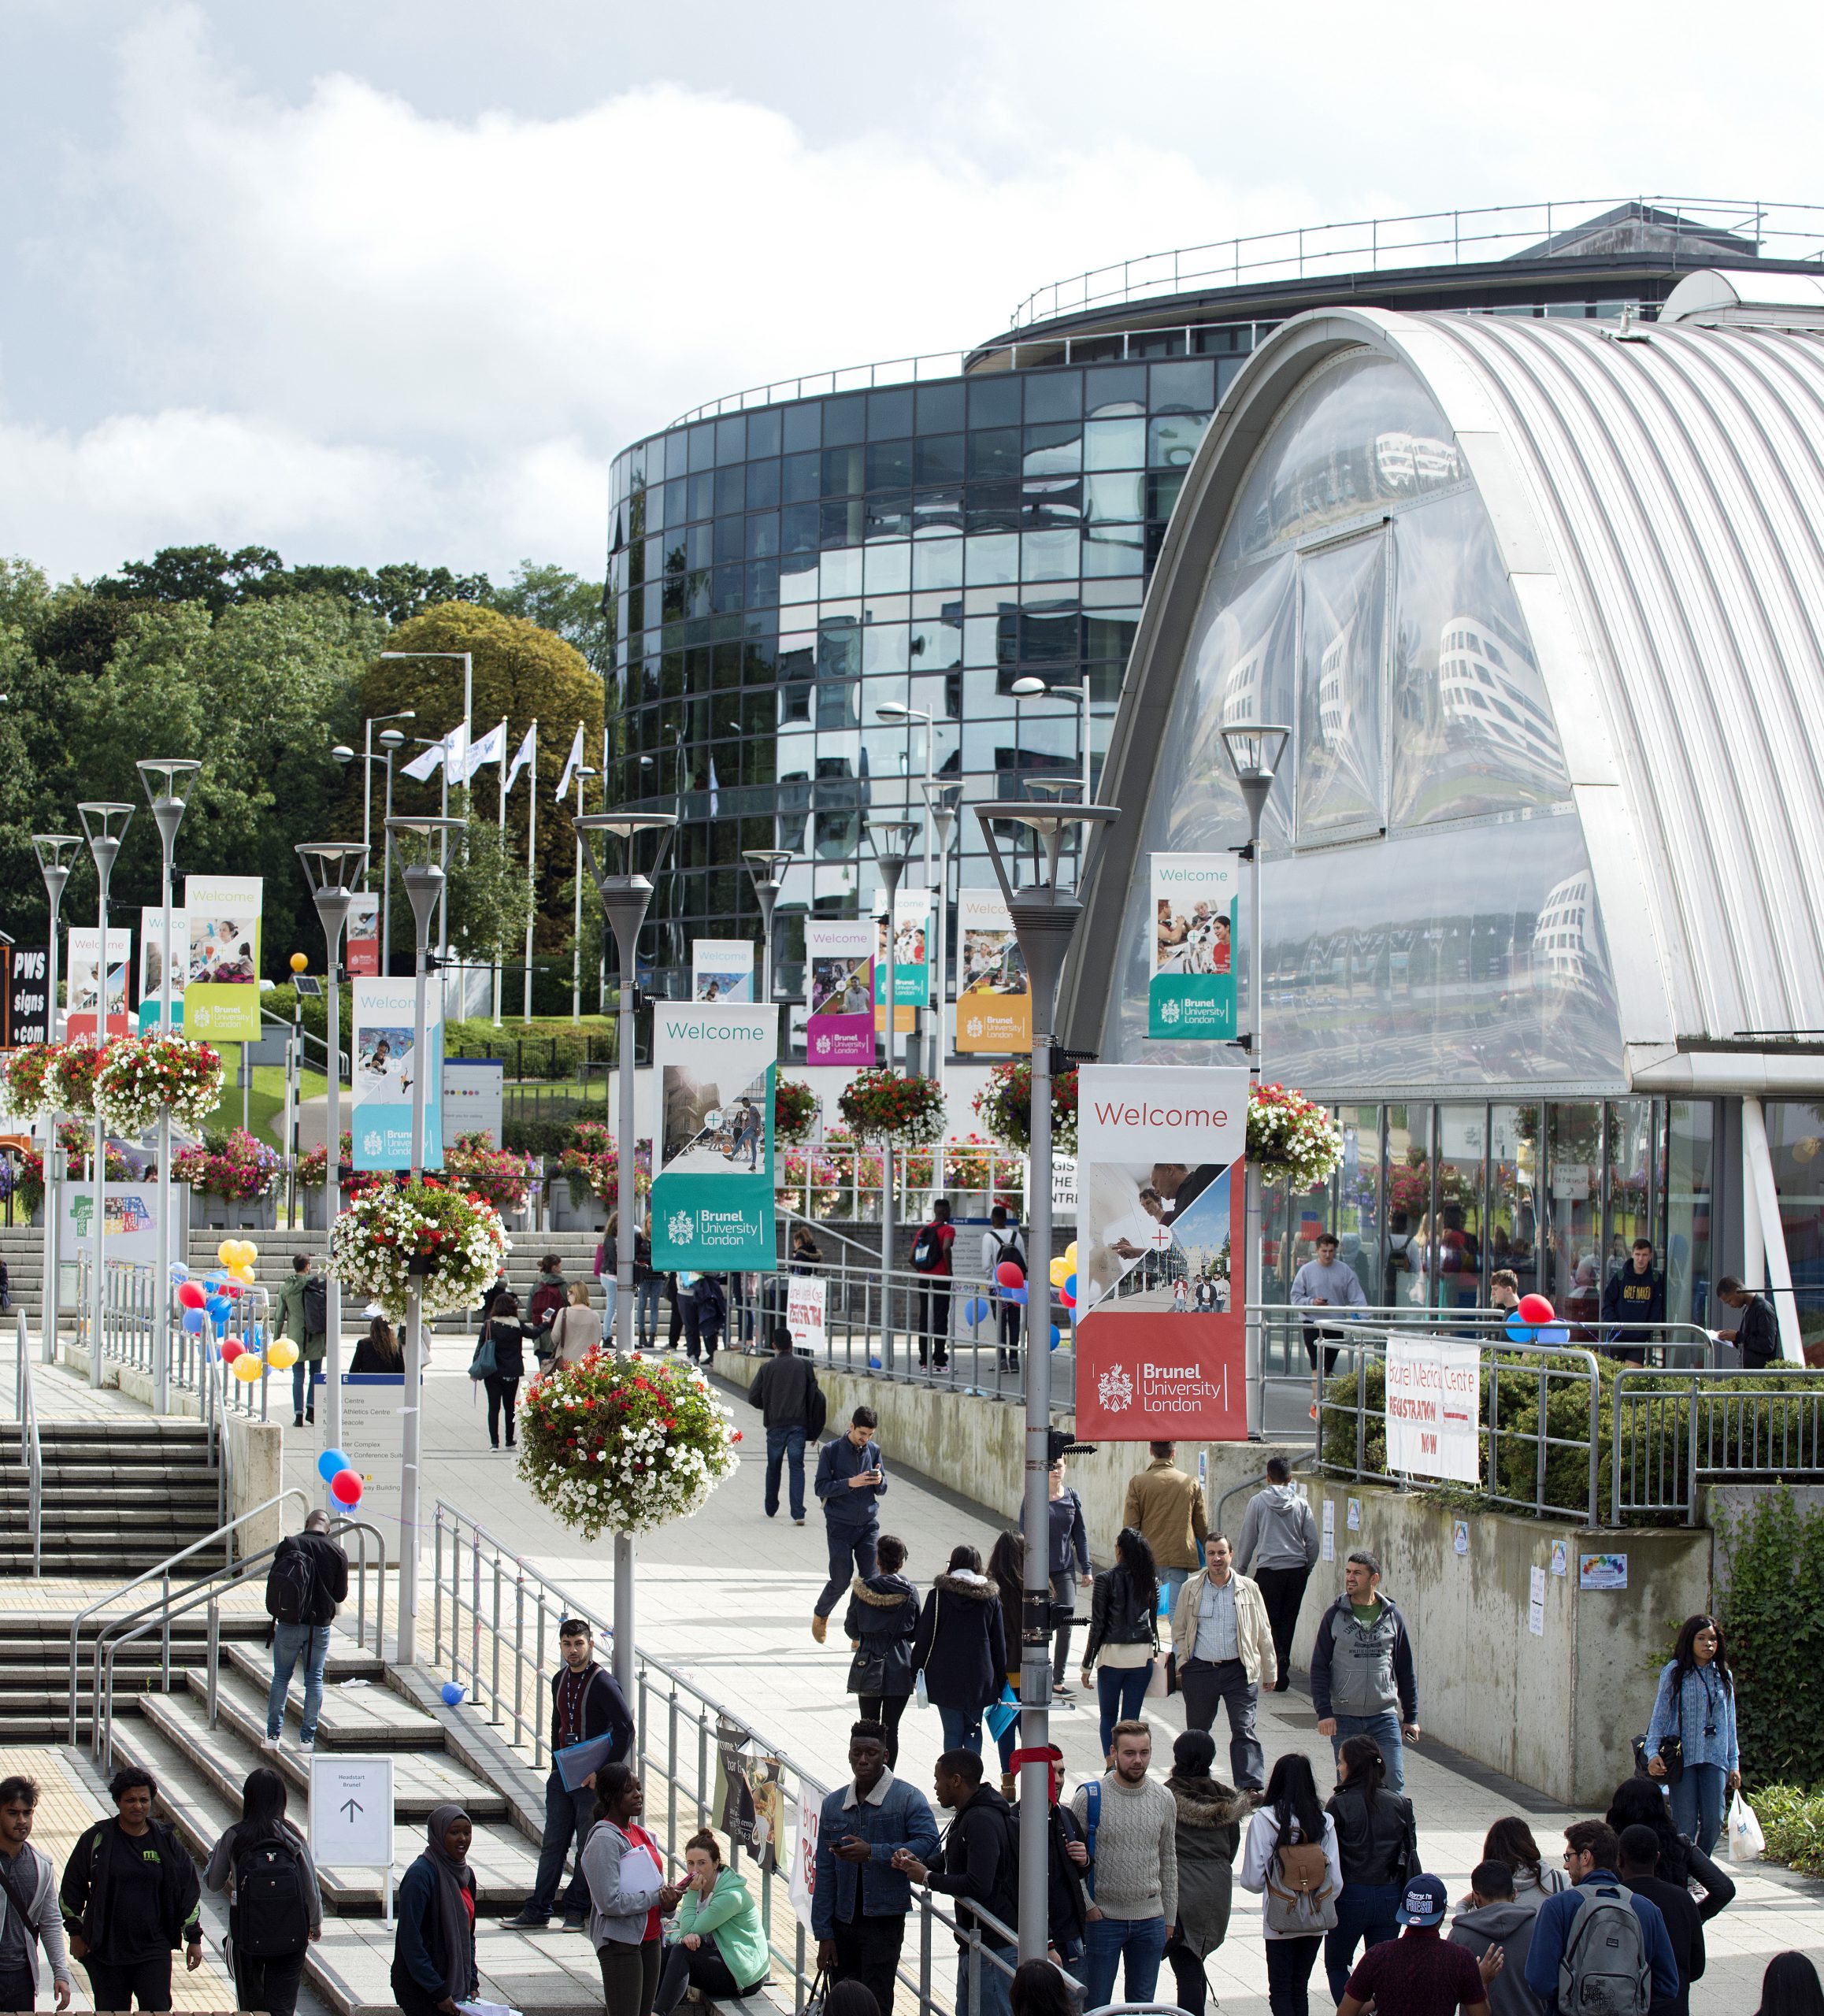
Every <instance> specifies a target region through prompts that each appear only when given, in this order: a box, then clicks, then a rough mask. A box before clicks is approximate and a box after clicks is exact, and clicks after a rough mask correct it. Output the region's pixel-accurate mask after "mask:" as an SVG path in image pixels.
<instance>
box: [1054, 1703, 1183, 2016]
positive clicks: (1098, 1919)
mask: <svg viewBox="0 0 1824 2016" xmlns="http://www.w3.org/2000/svg"><path fill="white" fill-rule="evenodd" d="M1113 1748H1114V1770H1112V1771H1109V1772H1107V1773H1105V1774H1104V1775H1103V1777H1101V1778H1100V1779H1099V1780H1097V1781H1095V1782H1094V1783H1092V1784H1086V1785H1080V1786H1078V1788H1077V1796H1076V1797H1075V1798H1074V1799H1073V1800H1072V1801H1071V1802H1070V1810H1071V1812H1072V1813H1073V1814H1074V1816H1075V1818H1076V1821H1077V1826H1078V1827H1079V1828H1080V1829H1081V1830H1082V1833H1083V1837H1084V1838H1083V1839H1082V1840H1081V1841H1073V1842H1072V1843H1071V1844H1070V1856H1071V1858H1072V1860H1073V1861H1074V1862H1077V1863H1078V1864H1079V1865H1081V1866H1082V1867H1083V1868H1084V1870H1086V1871H1087V1881H1088V1887H1089V1888H1090V1892H1091V1898H1092V1903H1091V1909H1090V1912H1089V1922H1088V1925H1087V1926H1085V1928H1084V1935H1083V1984H1084V1988H1085V1990H1086V1991H1087V1992H1086V1994H1085V1996H1084V2007H1085V2008H1086V2009H1100V2008H1102V2007H1103V2006H1104V2005H1105V2004H1107V2003H1110V2002H1112V2001H1113V2000H1114V1977H1115V1970H1116V1968H1117V1966H1120V1967H1121V1971H1122V1978H1123V1982H1124V1992H1123V1996H1122V1999H1123V2000H1125V2001H1128V2002H1150V2001H1151V1999H1153V1990H1154V1988H1155V1987H1156V1986H1157V1984H1158V1982H1159V1962H1160V1959H1162V1956H1163V1955H1164V1953H1165V1950H1166V1934H1167V1933H1169V1932H1170V1930H1171V1928H1172V1926H1173V1925H1174V1924H1175V1923H1176V1922H1177V1915H1178V1847H1177V1806H1176V1804H1175V1803H1174V1802H1173V1798H1172V1795H1171V1794H1170V1792H1167V1791H1166V1788H1165V1787H1164V1786H1163V1785H1160V1784H1155V1783H1154V1782H1153V1781H1152V1780H1151V1778H1149V1777H1147V1766H1149V1765H1150V1764H1151V1762H1152V1757H1153V1735H1152V1730H1151V1726H1150V1725H1148V1724H1147V1723H1145V1722H1144V1721H1135V1722H1117V1723H1116V1724H1115V1725H1114V1744H1113Z"/></svg>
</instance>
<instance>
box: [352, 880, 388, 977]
mask: <svg viewBox="0 0 1824 2016" xmlns="http://www.w3.org/2000/svg"><path fill="white" fill-rule="evenodd" d="M347 947H348V949H347V951H346V952H345V953H344V954H343V964H344V965H346V966H347V969H348V971H349V972H350V974H354V973H378V972H379V971H380V898H379V897H378V896H376V895H374V894H373V891H371V890H366V889H363V890H361V891H358V892H357V893H356V894H355V895H354V896H353V897H351V898H350V901H349V906H348V937H347Z"/></svg>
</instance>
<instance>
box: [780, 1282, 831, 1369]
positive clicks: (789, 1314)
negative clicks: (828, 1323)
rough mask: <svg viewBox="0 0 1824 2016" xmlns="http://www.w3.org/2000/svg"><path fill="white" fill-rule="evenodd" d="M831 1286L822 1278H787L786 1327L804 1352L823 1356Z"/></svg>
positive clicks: (826, 1335)
mask: <svg viewBox="0 0 1824 2016" xmlns="http://www.w3.org/2000/svg"><path fill="white" fill-rule="evenodd" d="M828 1289H829V1283H828V1282H827V1281H825V1280H824V1278H823V1277H822V1276H821V1274H792V1275H790V1276H788V1277H787V1285H786V1292H785V1327H786V1328H787V1329H788V1330H789V1331H790V1332H792V1342H793V1343H795V1345H796V1346H797V1347H798V1348H799V1350H800V1351H809V1352H810V1353H811V1355H813V1356H814V1357H817V1358H821V1356H822V1355H823V1350H824V1346H825V1343H827V1342H828V1340H829V1333H828V1332H827V1331H826V1330H825V1327H824V1312H825V1295H826V1292H827V1291H828Z"/></svg>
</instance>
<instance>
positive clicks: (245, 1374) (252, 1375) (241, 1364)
mask: <svg viewBox="0 0 1824 2016" xmlns="http://www.w3.org/2000/svg"><path fill="white" fill-rule="evenodd" d="M265 1369H266V1368H265V1366H264V1365H263V1364H262V1363H261V1362H260V1360H259V1359H258V1358H255V1357H254V1355H253V1353H252V1352H251V1351H243V1352H242V1353H241V1355H240V1356H239V1358H236V1359H235V1378H237V1379H238V1380H240V1382H241V1384H243V1386H250V1385H252V1384H253V1383H254V1380H256V1379H258V1377H259V1376H260V1374H261V1373H262V1372H264V1371H265Z"/></svg>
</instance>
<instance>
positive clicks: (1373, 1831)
mask: <svg viewBox="0 0 1824 2016" xmlns="http://www.w3.org/2000/svg"><path fill="white" fill-rule="evenodd" d="M1324 1810H1325V1812H1326V1813H1327V1814H1329V1816H1330V1818H1332V1819H1333V1821H1335V1822H1336V1856H1337V1860H1338V1862H1340V1865H1341V1867H1342V1871H1343V1888H1342V1893H1341V1895H1340V1896H1338V1898H1337V1899H1336V1929H1335V1930H1334V1931H1333V1932H1330V1933H1325V1936H1324V1971H1325V1973H1326V1974H1328V1975H1329V1981H1330V1999H1331V2000H1332V2001H1333V2002H1340V2001H1341V2000H1342V1999H1343V1992H1344V1989H1345V1988H1348V1985H1349V1970H1350V1969H1351V1966H1354V1964H1355V1946H1356V1942H1357V1941H1358V1940H1359V1941H1360V1943H1361V1945H1362V1950H1363V1951H1366V1950H1367V1949H1368V1947H1370V1946H1383V1945H1385V1944H1386V1943H1387V1941H1388V1940H1390V1939H1397V1938H1398V1937H1399V1936H1400V1926H1399V1923H1398V1921H1396V1918H1395V1917H1394V1913H1395V1912H1396V1910H1399V1908H1400V1888H1401V1885H1402V1884H1404V1883H1406V1882H1407V1880H1408V1879H1409V1878H1411V1877H1414V1876H1416V1875H1418V1873H1419V1869H1420V1866H1421V1865H1420V1862H1419V1859H1418V1827H1417V1825H1416V1824H1415V1822H1414V1819H1413V1817H1412V1802H1411V1799H1407V1798H1405V1797H1403V1795H1401V1794H1400V1793H1399V1792H1389V1791H1388V1789H1387V1764H1386V1760H1385V1758H1383V1757H1382V1756H1381V1746H1380V1744H1377V1742H1376V1741H1375V1740H1374V1737H1373V1736H1350V1737H1348V1738H1347V1739H1346V1740H1345V1741H1344V1744H1343V1747H1342V1749H1341V1751H1340V1752H1339V1753H1338V1755H1337V1758H1336V1791H1335V1792H1333V1793H1332V1794H1331V1795H1330V1799H1329V1804H1328V1805H1327V1806H1326V1807H1325V1809H1324Z"/></svg>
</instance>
